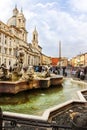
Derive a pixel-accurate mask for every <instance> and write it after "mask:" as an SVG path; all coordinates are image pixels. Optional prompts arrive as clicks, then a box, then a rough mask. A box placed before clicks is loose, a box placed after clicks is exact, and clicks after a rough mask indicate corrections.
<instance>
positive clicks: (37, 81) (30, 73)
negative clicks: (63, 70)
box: [0, 48, 63, 94]
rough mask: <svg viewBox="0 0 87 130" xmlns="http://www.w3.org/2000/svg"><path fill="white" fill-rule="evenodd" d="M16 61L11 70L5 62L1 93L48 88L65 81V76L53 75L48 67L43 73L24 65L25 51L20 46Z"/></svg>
mask: <svg viewBox="0 0 87 130" xmlns="http://www.w3.org/2000/svg"><path fill="white" fill-rule="evenodd" d="M16 58H17V59H16V63H15V64H14V65H13V67H12V70H11V72H9V71H8V69H7V68H6V65H5V64H4V63H3V64H2V66H1V70H2V71H1V73H0V75H1V76H0V80H1V81H0V93H12V94H16V93H18V92H21V91H25V90H29V89H36V88H48V87H50V86H51V85H54V86H55V85H60V84H62V82H63V76H58V75H52V74H50V73H49V71H48V69H47V70H46V71H45V72H43V73H37V72H34V69H33V67H31V66H30V67H28V66H23V59H24V52H23V51H22V48H19V51H18V54H17V56H16Z"/></svg>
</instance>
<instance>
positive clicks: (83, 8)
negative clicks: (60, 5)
mask: <svg viewBox="0 0 87 130" xmlns="http://www.w3.org/2000/svg"><path fill="white" fill-rule="evenodd" d="M69 4H70V5H71V7H72V8H73V9H74V10H75V11H79V12H87V0H69Z"/></svg>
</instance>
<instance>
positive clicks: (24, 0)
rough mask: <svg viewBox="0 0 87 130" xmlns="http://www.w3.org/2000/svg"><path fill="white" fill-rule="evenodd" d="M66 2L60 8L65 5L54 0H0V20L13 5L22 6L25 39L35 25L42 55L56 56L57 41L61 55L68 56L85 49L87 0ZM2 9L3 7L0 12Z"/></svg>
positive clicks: (5, 16)
mask: <svg viewBox="0 0 87 130" xmlns="http://www.w3.org/2000/svg"><path fill="white" fill-rule="evenodd" d="M60 1H61V0H60ZM5 3H6V4H5ZM9 3H10V4H9ZM66 3H67V4H66V6H67V7H66V8H62V7H64V6H65V5H63V3H62V4H60V2H59V1H56V0H54V1H53V2H52V1H50V2H49V1H48V0H46V2H44V1H40V2H38V0H33V1H32V2H31V1H30V0H20V1H19V0H14V1H12V0H2V2H1V3H0V19H1V20H3V21H6V20H8V19H9V18H10V17H11V15H12V10H13V8H14V7H15V4H17V7H18V9H21V7H22V8H23V13H24V15H25V17H26V20H27V21H26V23H27V30H28V32H29V34H28V39H29V42H31V40H32V31H33V30H34V27H35V26H36V28H37V31H38V33H39V45H40V46H41V47H42V48H43V52H44V53H45V54H47V55H50V56H58V42H59V41H60V40H61V42H62V56H66V57H72V56H75V55H77V54H79V52H85V51H87V50H86V48H87V43H86V40H87V36H86V35H87V16H86V13H85V12H86V11H87V7H86V6H87V0H67V2H66ZM84 3H85V4H84ZM4 8H5V9H6V10H4V11H3V9H4Z"/></svg>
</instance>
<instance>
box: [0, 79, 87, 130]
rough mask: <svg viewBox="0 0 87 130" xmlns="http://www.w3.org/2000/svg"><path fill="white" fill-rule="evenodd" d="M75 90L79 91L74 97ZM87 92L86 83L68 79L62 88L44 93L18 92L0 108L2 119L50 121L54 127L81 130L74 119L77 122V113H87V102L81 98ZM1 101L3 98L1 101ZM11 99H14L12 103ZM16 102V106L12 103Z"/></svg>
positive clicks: (32, 91)
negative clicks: (75, 117) (75, 119)
mask: <svg viewBox="0 0 87 130" xmlns="http://www.w3.org/2000/svg"><path fill="white" fill-rule="evenodd" d="M71 86H72V87H71ZM83 89H84V91H83ZM78 90H80V91H78ZM75 91H78V92H76V94H75ZM86 92H87V83H84V82H81V81H79V82H78V81H74V80H72V79H71V81H70V79H69V80H68V81H67V80H65V81H64V82H63V87H61V86H60V87H50V88H48V89H44V90H42V89H37V90H35V89H33V90H31V91H26V92H23V93H18V94H16V95H15V96H14V95H7V96H6V95H4V97H3V99H2V102H3V100H4V105H1V106H2V110H3V117H5V119H6V118H7V119H8V118H9V119H11V120H15V121H16V119H17V120H18V121H20V120H23V121H25V120H26V121H28V122H32V121H35V122H38V121H39V122H45V123H46V122H50V123H54V125H55V124H56V125H59V126H67V127H73V130H78V129H79V128H80V129H81V128H82V127H77V126H78V124H76V122H74V120H72V119H74V118H73V116H74V115H75V114H78V113H83V111H84V112H87V101H86V99H85V98H84V97H83V96H82V94H83V93H84V94H85V95H86ZM22 94H23V95H22ZM2 96H3V95H2ZM6 97H7V98H6ZM1 98H2V97H1V96H0V102H1ZM6 99H7V100H6ZM11 99H13V100H12V101H11ZM14 100H15V104H14V103H13V101H14ZM5 101H6V102H7V105H6V104H5ZM10 103H13V104H10ZM1 104H2V103H1ZM10 107H11V108H10ZM25 108H26V109H25ZM8 111H10V112H8ZM83 119H84V118H83ZM73 124H75V126H73ZM19 126H20V128H19V129H21V130H22V127H23V125H22V124H21V125H19ZM25 127H26V128H25V129H28V128H27V126H25ZM32 127H33V124H32ZM75 127H76V128H77V129H76V128H75ZM84 128H85V127H83V128H82V129H81V130H85V129H86V128H85V129H84ZM61 129H62V128H61Z"/></svg>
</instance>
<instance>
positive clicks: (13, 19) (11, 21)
mask: <svg viewBox="0 0 87 130" xmlns="http://www.w3.org/2000/svg"><path fill="white" fill-rule="evenodd" d="M7 25H8V26H11V25H13V26H16V16H12V17H11V18H10V19H9V20H8V22H7Z"/></svg>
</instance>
